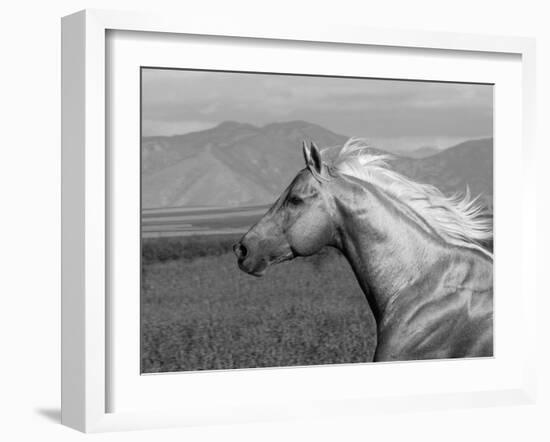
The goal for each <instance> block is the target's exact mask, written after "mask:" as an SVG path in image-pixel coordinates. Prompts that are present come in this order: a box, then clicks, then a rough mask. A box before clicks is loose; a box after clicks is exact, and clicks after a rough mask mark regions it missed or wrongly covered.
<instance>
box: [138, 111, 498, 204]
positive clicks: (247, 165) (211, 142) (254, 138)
mask: <svg viewBox="0 0 550 442" xmlns="http://www.w3.org/2000/svg"><path fill="white" fill-rule="evenodd" d="M347 139H348V137H347V136H344V135H340V134H337V133H334V132H332V131H330V130H328V129H325V128H323V127H322V126H320V125H317V124H313V123H308V122H307V121H302V120H293V121H289V122H277V123H269V124H266V125H264V126H261V127H258V126H254V125H252V124H248V123H240V122H236V121H225V122H223V123H221V124H219V125H218V126H216V127H213V128H210V129H206V130H203V131H197V132H190V133H187V134H183V135H172V136H169V137H160V136H154V137H144V138H143V139H142V206H143V207H144V208H153V207H175V206H204V205H207V206H240V205H255V204H266V203H269V202H272V201H273V200H274V199H275V198H276V197H277V196H278V195H279V194H280V193H281V192H282V191H283V189H284V188H285V187H286V186H287V185H288V184H289V183H290V181H291V179H292V178H293V177H294V175H295V174H296V172H297V171H298V170H300V169H301V168H302V167H303V158H302V152H301V143H302V140H311V141H314V142H315V143H316V144H318V145H319V146H321V147H325V146H335V145H341V144H343V143H344V142H345V141H347ZM492 146H493V141H492V138H484V139H478V140H470V141H466V142H463V143H459V144H458V145H456V146H453V147H450V148H448V149H445V150H443V151H439V150H438V152H437V153H435V154H433V155H429V156H427V157H424V156H423V155H420V154H419V155H418V157H415V155H409V156H404V155H403V154H401V153H400V154H396V153H393V152H390V154H391V155H392V156H393V157H394V159H393V160H392V162H391V163H392V165H393V167H394V168H395V169H396V170H397V171H399V172H401V173H403V174H405V175H407V176H409V177H410V178H412V179H415V180H417V181H419V182H425V183H428V184H433V185H435V186H436V187H438V188H440V189H441V190H442V191H443V192H444V193H447V194H451V193H455V192H464V191H465V190H466V187H469V188H470V190H471V191H472V194H474V195H475V194H477V193H480V194H482V200H483V202H484V204H485V205H486V206H487V207H488V208H490V209H492ZM425 147H426V146H424V148H425ZM422 148H423V147H421V149H422Z"/></svg>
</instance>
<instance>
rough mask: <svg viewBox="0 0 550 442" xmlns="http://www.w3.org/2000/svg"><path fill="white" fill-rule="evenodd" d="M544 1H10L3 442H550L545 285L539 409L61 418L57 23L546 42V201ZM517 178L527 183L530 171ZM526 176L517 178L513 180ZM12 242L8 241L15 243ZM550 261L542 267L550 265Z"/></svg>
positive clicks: (3, 89) (3, 88)
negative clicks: (327, 29) (83, 13)
mask: <svg viewBox="0 0 550 442" xmlns="http://www.w3.org/2000/svg"><path fill="white" fill-rule="evenodd" d="M544 3H545V2H535V1H528V0H524V1H522V2H510V5H506V4H505V2H498V1H485V2H480V1H479V0H477V1H470V0H462V1H460V2H458V1H456V2H441V1H427V0H416V1H413V2H410V1H406V0H403V1H391V0H387V1H384V2H382V1H377V2H367V1H365V0H363V1H357V2H351V1H350V2H346V1H344V0H340V1H339V2H327V3H326V5H325V6H322V5H321V2H319V1H302V2H298V1H296V0H294V1H285V0H277V1H273V0H272V1H269V2H258V1H245V0H243V1H239V0H231V1H225V2H224V1H213V0H203V1H201V2H195V1H187V2H182V1H181V0H180V1H175V2H168V1H162V0H155V1H154V2H152V1H140V0H134V1H123V0H120V1H117V0H110V1H99V0H97V1H94V0H89V1H88V2H81V1H78V0H73V1H58V2H38V1H36V2H31V1H20V2H18V3H17V4H16V3H15V2H13V3H11V4H10V5H9V6H7V5H4V7H3V9H2V11H1V14H0V21H1V23H0V32H1V33H2V35H1V38H0V42H1V43H0V44H1V52H0V54H2V57H3V58H2V60H3V65H2V69H0V106H1V107H0V109H1V112H2V115H1V116H2V120H1V121H2V125H1V127H2V132H1V134H2V137H1V140H2V142H3V143H2V150H1V153H2V155H1V157H0V158H1V160H0V167H1V171H0V180H1V181H0V189H1V191H2V207H3V211H2V216H1V217H0V223H1V226H0V227H1V232H2V234H3V240H4V241H3V243H2V247H1V251H2V253H1V254H0V256H1V258H0V259H1V260H2V266H1V267H0V268H1V275H2V281H1V285H0V287H1V294H2V299H3V305H2V309H1V313H0V315H1V319H0V327H1V330H0V331H1V334H0V336H1V338H0V339H1V341H0V343H1V346H0V355H1V356H0V367H1V368H0V407H1V410H0V413H1V416H2V417H1V421H0V437H2V439H3V440H7V441H11V440H49V439H52V440H60V441H64V440H81V439H84V438H85V437H93V438H94V439H96V440H132V441H134V440H150V439H151V438H163V439H164V440H184V439H186V440H193V441H195V440H209V441H218V440H224V441H232V440H238V441H243V440H244V441H246V440H251V441H255V440H258V439H261V440H262V441H271V440H273V441H280V440H327V441H328V440H334V439H340V440H356V439H368V440H375V439H377V438H384V439H385V440H417V439H418V440H422V441H429V440H437V441H440V440H446V441H454V440H457V441H458V440H460V441H463V440H482V438H491V439H494V440H499V441H501V440H548V439H549V437H550V436H549V435H550V430H549V428H548V425H549V423H548V419H549V416H550V383H549V381H548V373H550V361H549V357H548V356H549V349H550V345H549V344H548V340H547V339H544V337H550V333H549V329H550V328H549V326H548V322H549V321H548V320H547V319H546V318H547V314H550V309H549V307H550V303H549V302H548V299H547V298H546V295H547V294H548V290H546V289H543V288H540V289H539V291H540V293H539V295H540V302H539V306H538V309H537V310H538V312H539V329H540V338H539V347H540V360H539V373H540V374H541V375H542V376H540V380H539V391H540V395H539V402H538V404H537V405H533V406H523V407H502V408H491V409H480V410H456V411H439V412H417V413H408V414H398V415H396V414H394V415H383V414H381V415H376V416H369V417H367V418H339V419H334V420H327V421H324V422H321V421H301V422H286V423H266V424H253V425H234V426H226V427H221V426H220V427H211V428H196V429H183V430H161V431H156V432H151V431H146V432H134V433H119V434H102V435H94V436H84V435H81V434H79V433H77V432H74V431H73V430H69V429H67V428H64V427H62V426H60V425H59V423H58V421H59V385H60V382H59V366H60V363H59V347H60V345H59V336H60V330H59V322H60V317H59V311H60V294H59V288H60V275H59V271H60V265H59V258H60V256H59V255H60V252H59V238H60V235H59V226H60V215H59V204H60V196H59V187H60V184H59V183H60V104H59V102H60V99H59V95H60V26H59V18H60V16H62V15H65V14H68V13H71V12H73V11H75V10H77V9H81V8H85V7H95V8H117V9H130V10H136V9H137V10H151V9H153V8H154V9H155V10H159V9H161V8H169V9H170V10H172V11H174V13H179V14H205V15H208V14H216V15H225V16H227V19H228V20H231V19H232V18H231V17H237V19H239V20H247V19H248V20H268V19H269V20H272V21H277V20H293V21H302V22H303V23H304V26H323V24H328V23H330V22H337V23H352V24H364V25H369V26H375V27H386V28H406V29H425V30H449V31H456V32H476V33H488V34H509V35H527V36H536V37H537V38H538V48H537V56H538V69H537V70H538V72H537V73H538V79H539V85H538V87H539V88H538V91H539V93H538V104H537V107H538V110H539V115H538V122H539V138H538V149H539V151H540V152H539V159H538V165H539V186H538V189H539V201H540V203H541V206H542V202H543V201H548V200H549V198H547V197H546V195H547V192H548V191H550V182H549V181H550V180H549V174H548V173H547V171H546V169H547V167H548V164H549V162H548V160H549V159H550V158H549V155H548V153H547V150H548V148H549V147H548V144H549V143H548V142H547V141H546V138H545V137H544V135H545V129H546V124H544V123H545V122H547V121H550V113H549V109H550V105H549V104H548V103H549V102H548V99H549V98H550V96H549V93H548V92H549V85H548V81H550V80H548V79H550V29H549V28H548V17H549V16H550V14H549V12H548V11H545V10H544ZM510 179H515V180H518V181H519V180H521V176H520V175H518V176H513V177H510ZM518 185H519V183H518ZM548 215H549V213H548V209H545V208H542V207H541V209H540V210H539V216H540V218H539V240H538V246H539V266H540V271H541V273H540V274H541V275H542V274H543V271H544V270H545V265H546V264H547V263H548V259H546V254H545V253H544V251H545V250H546V247H548V245H549V243H548V234H547V233H546V231H544V230H543V226H544V225H548V226H550V219H549V216H548ZM6 243H7V244H6ZM545 260H546V262H545Z"/></svg>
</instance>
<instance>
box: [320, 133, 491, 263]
mask: <svg viewBox="0 0 550 442" xmlns="http://www.w3.org/2000/svg"><path fill="white" fill-rule="evenodd" d="M322 156H323V162H324V163H325V165H326V167H327V169H328V171H329V174H331V175H334V176H336V175H338V174H343V175H348V176H352V177H354V178H357V179H359V180H362V181H365V182H368V183H371V184H374V185H376V186H378V187H380V188H381V189H382V190H384V191H386V192H388V193H389V194H390V195H392V196H394V197H395V198H398V199H399V200H401V201H402V202H404V203H405V204H407V205H408V206H409V207H410V208H411V209H412V210H414V211H415V212H417V213H418V215H420V216H421V217H422V218H423V219H425V220H426V222H427V223H428V224H429V225H430V226H431V227H432V228H433V229H434V230H435V231H436V232H437V233H438V234H439V235H440V236H441V237H442V238H443V239H444V240H446V241H447V242H448V243H450V244H454V245H458V246H463V247H470V248H475V249H478V250H481V251H483V252H484V253H486V254H489V255H490V256H492V255H491V254H490V253H489V252H488V251H487V250H486V249H485V248H484V247H483V246H482V243H483V242H484V241H489V240H491V239H492V238H493V232H492V226H491V222H490V221H489V220H488V219H486V218H484V217H483V215H484V212H485V209H484V208H483V206H482V205H481V204H480V203H479V196H477V197H475V198H472V197H471V195H470V191H469V189H468V188H466V192H465V193H464V194H458V193H457V194H454V195H451V196H445V195H444V194H443V193H442V192H441V191H440V190H439V189H437V188H436V187H434V186H432V185H429V184H422V183H418V182H415V181H413V180H411V179H409V178H407V177H405V176H403V175H401V174H400V173H398V172H396V171H395V170H393V169H392V168H391V167H390V165H389V162H390V161H391V160H392V159H393V157H392V156H391V155H387V154H382V153H380V152H378V151H376V150H375V149H374V148H373V146H371V145H369V144H368V143H367V142H366V141H365V140H363V139H359V138H350V139H349V140H348V141H347V142H346V143H345V144H344V145H343V146H340V147H331V148H327V149H324V150H323V152H322Z"/></svg>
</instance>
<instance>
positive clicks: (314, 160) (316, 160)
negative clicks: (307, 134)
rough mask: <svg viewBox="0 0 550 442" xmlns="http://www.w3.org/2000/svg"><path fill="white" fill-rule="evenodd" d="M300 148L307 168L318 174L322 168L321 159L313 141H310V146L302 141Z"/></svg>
mask: <svg viewBox="0 0 550 442" xmlns="http://www.w3.org/2000/svg"><path fill="white" fill-rule="evenodd" d="M302 150H303V153H304V159H305V160H306V166H307V168H308V169H309V170H311V171H312V172H313V173H316V174H319V175H320V174H321V172H322V170H323V160H322V158H321V151H320V150H319V148H318V147H317V146H316V145H315V143H313V142H312V143H311V147H308V145H307V143H306V142H305V141H304V142H303V143H302Z"/></svg>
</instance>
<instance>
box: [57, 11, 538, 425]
mask: <svg viewBox="0 0 550 442" xmlns="http://www.w3.org/2000/svg"><path fill="white" fill-rule="evenodd" d="M241 25H242V24H239V25H238V24H227V23H225V24H221V25H220V24H219V23H211V22H207V21H204V22H202V21H200V20H194V21H193V22H191V21H185V20H183V21H181V20H179V18H178V20H175V19H171V18H167V17H153V16H150V15H147V16H144V15H140V14H127V13H112V12H107V11H85V12H80V13H77V14H74V15H72V16H68V17H66V18H64V19H63V39H62V43H63V199H62V201H63V223H64V224H63V235H62V238H63V248H62V250H63V279H62V281H63V302H62V304H63V312H62V313H63V314H62V317H63V329H62V339H63V342H62V349H63V363H62V368H63V376H62V380H63V382H62V386H63V392H62V421H63V423H65V424H66V425H69V426H71V427H74V428H77V429H79V430H82V431H108V430H111V429H125V428H128V429H136V428H153V427H163V426H179V425H197V424H208V423H217V422H247V421H257V420H267V419H284V418H288V417H308V416H323V415H339V414H366V413H369V412H370V410H378V411H379V410H387V411H388V412H391V411H393V410H403V409H405V410H407V409H411V410H413V409H418V408H420V407H424V408H426V407H433V408H436V407H461V406H482V405H489V404H494V405H497V404H501V403H523V402H529V401H532V400H533V389H534V376H533V373H532V371H533V366H532V357H533V356H532V353H531V352H532V348H531V344H530V342H532V339H531V338H532V336H533V333H534V324H533V321H532V320H531V318H532V317H533V308H534V307H533V306H534V302H533V299H534V297H535V296H536V289H535V287H534V278H533V276H532V273H533V271H534V270H533V266H532V261H533V259H534V258H533V256H534V253H532V250H533V248H534V240H533V235H534V232H533V231H532V230H531V229H530V226H532V223H533V222H534V214H533V213H532V211H531V209H530V207H532V206H531V202H532V198H534V191H533V186H531V185H530V183H531V180H532V177H529V174H528V171H529V168H530V165H531V164H532V161H533V151H532V146H531V143H532V141H531V137H532V127H531V124H532V123H531V121H532V113H533V96H534V78H533V76H534V70H533V63H534V61H533V57H534V50H533V42H532V41H531V40H529V39H521V38H506V37H499V38H496V37H481V36H470V35H454V34H430V33H422V32H390V31H380V30H372V29H351V28H343V27H342V28H339V27H324V28H323V29H322V30H319V29H313V28H312V29H309V28H305V29H303V28H300V29H298V28H293V27H292V26H290V25H286V26H278V27H276V28H275V27H270V26H267V27H265V26H261V27H260V26H256V25H254V24H246V25H244V26H241ZM520 176H522V177H523V178H521V179H520V178H519V177H520ZM512 177H518V179H511V178H512ZM519 181H521V183H522V184H518V182H519ZM518 206H521V207H522V208H523V209H524V210H517V208H518ZM411 379H414V382H411Z"/></svg>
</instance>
